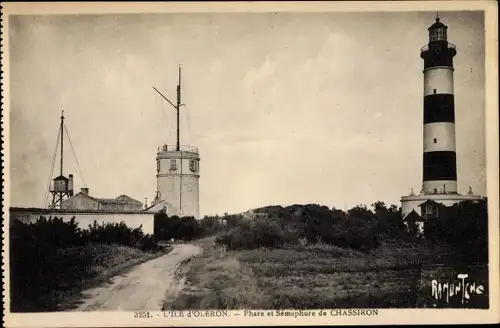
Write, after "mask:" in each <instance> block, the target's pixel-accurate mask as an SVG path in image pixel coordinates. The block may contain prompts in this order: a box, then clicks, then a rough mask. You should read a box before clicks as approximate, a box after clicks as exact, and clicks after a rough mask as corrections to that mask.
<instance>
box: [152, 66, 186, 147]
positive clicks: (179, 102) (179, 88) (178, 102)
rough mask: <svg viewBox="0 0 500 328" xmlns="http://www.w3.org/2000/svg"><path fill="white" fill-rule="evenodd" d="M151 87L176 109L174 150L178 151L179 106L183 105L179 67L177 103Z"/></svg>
mask: <svg viewBox="0 0 500 328" xmlns="http://www.w3.org/2000/svg"><path fill="white" fill-rule="evenodd" d="M153 89H154V90H155V91H156V92H157V93H158V94H159V95H160V96H162V98H163V99H165V100H166V101H168V103H169V104H170V105H172V107H174V108H175V109H176V111H177V142H176V145H175V150H176V151H179V150H180V148H181V146H180V131H179V130H180V129H179V126H180V124H179V109H180V108H181V106H183V104H182V103H181V67H180V66H179V84H177V104H174V103H173V102H171V101H170V100H169V99H168V98H167V97H165V96H164V95H163V94H162V93H161V92H160V91H158V89H156V88H155V87H153Z"/></svg>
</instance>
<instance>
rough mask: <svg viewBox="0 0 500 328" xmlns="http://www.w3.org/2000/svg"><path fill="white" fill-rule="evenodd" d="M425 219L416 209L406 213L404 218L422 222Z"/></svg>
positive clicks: (404, 219)
mask: <svg viewBox="0 0 500 328" xmlns="http://www.w3.org/2000/svg"><path fill="white" fill-rule="evenodd" d="M423 220H424V219H423V218H422V217H421V216H420V215H419V214H418V213H417V212H415V210H412V211H411V212H410V213H408V214H406V215H405V217H404V218H403V221H414V222H420V221H423Z"/></svg>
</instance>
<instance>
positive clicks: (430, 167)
mask: <svg viewBox="0 0 500 328" xmlns="http://www.w3.org/2000/svg"><path fill="white" fill-rule="evenodd" d="M447 29H448V27H447V26H446V25H444V24H443V23H441V22H440V20H439V17H438V18H436V22H435V23H434V24H432V26H431V27H429V44H428V45H426V46H424V47H423V48H422V51H421V53H420V57H422V59H423V60H424V72H423V73H424V156H423V186H422V189H423V193H425V194H456V193H457V161H456V149H455V104H454V95H453V57H455V55H456V53H457V52H456V49H455V45H453V44H451V43H448V41H447Z"/></svg>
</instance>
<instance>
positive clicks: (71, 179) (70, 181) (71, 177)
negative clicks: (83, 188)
mask: <svg viewBox="0 0 500 328" xmlns="http://www.w3.org/2000/svg"><path fill="white" fill-rule="evenodd" d="M68 177H69V181H68V191H69V193H70V195H71V196H73V174H70V175H69V176H68Z"/></svg>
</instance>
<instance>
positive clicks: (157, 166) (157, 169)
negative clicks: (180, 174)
mask: <svg viewBox="0 0 500 328" xmlns="http://www.w3.org/2000/svg"><path fill="white" fill-rule="evenodd" d="M156 173H160V161H156Z"/></svg>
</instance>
